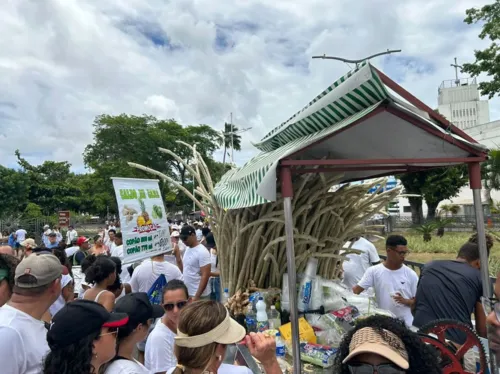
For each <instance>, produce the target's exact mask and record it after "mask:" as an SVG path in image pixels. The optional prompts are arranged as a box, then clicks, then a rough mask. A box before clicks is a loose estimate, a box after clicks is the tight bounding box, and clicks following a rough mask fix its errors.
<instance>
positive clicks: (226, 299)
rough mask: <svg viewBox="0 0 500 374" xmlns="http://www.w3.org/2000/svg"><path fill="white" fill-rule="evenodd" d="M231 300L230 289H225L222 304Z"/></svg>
mask: <svg viewBox="0 0 500 374" xmlns="http://www.w3.org/2000/svg"><path fill="white" fill-rule="evenodd" d="M228 300H229V289H227V288H224V293H223V294H222V304H224V303H225V302H227V301H228Z"/></svg>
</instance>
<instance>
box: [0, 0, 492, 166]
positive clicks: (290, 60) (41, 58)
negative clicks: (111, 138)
mask: <svg viewBox="0 0 500 374" xmlns="http://www.w3.org/2000/svg"><path fill="white" fill-rule="evenodd" d="M483 4H484V1H477V0H457V1H455V2H453V4H451V3H450V1H449V0H434V1H431V0H408V1H404V2H401V1H398V0H363V1H358V2H356V3H353V2H352V1H347V0H338V1H335V2H331V1H327V0H311V1H309V2H304V1H299V0H286V1H285V0H273V1H269V0H260V1H250V0H239V1H229V0H221V1H218V2H213V1H209V0H196V1H194V0H191V1H188V0H176V1H170V2H169V1H165V0H149V1H142V0H128V1H123V0H108V1H95V0H44V1H30V0H6V1H4V2H3V3H2V7H1V8H0V20H1V21H2V22H0V35H2V38H0V141H1V144H2V146H1V147H0V162H1V163H2V164H5V165H13V164H14V163H15V157H14V150H15V149H17V148H19V149H20V150H21V152H22V153H23V154H25V155H27V157H28V160H30V161H32V162H42V161H43V160H44V159H57V160H69V161H70V162H71V163H72V164H73V165H74V167H75V169H76V170H81V169H82V166H83V160H82V151H83V149H84V147H85V145H87V144H88V143H90V142H91V141H92V122H93V119H94V117H95V116H96V115H99V114H102V113H107V114H119V113H129V114H136V115H140V114H143V113H148V114H152V115H155V116H158V117H161V118H176V119H178V120H179V121H181V122H182V123H183V124H185V125H189V124H197V123H206V124H211V125H213V126H215V127H216V128H219V129H222V126H223V123H224V122H225V121H227V120H228V115H229V112H233V116H234V122H235V123H236V124H237V125H238V126H239V127H249V126H252V127H253V129H252V130H251V131H250V132H247V133H245V136H244V137H243V147H244V150H243V152H241V153H236V154H235V157H236V161H237V162H238V163H240V164H241V163H243V162H245V161H247V160H248V159H249V158H250V157H251V156H252V155H253V154H254V153H255V151H254V149H253V148H252V146H251V145H250V142H252V141H254V142H255V141H258V140H259V139H260V138H261V137H262V136H263V135H264V134H265V133H267V132H268V131H269V130H271V129H272V128H274V127H275V126H277V125H279V124H280V123H281V122H282V121H283V120H286V119H287V118H289V117H290V116H291V115H292V114H293V113H294V112H296V111H297V110H299V109H301V108H302V107H303V106H304V105H305V104H306V103H307V102H309V101H310V100H311V99H312V98H313V97H314V96H315V95H316V94H318V93H319V92H321V91H322V90H323V89H324V88H325V87H326V86H328V85H329V84H331V83H332V82H333V81H334V80H335V79H337V78H338V77H339V76H340V75H342V74H344V73H345V72H346V71H347V70H348V69H349V68H348V67H347V66H346V65H345V64H342V63H340V62H333V61H326V60H311V56H312V55H317V54H323V53H326V54H330V55H332V54H333V55H337V56H344V57H348V58H360V57H363V56H366V55H370V54H372V53H376V52H379V51H382V50H386V49H387V48H391V49H393V48H401V49H403V53H401V54H399V55H397V56H391V57H383V58H377V59H374V60H373V61H372V62H373V63H374V64H375V65H376V66H378V67H379V68H381V69H382V70H384V71H385V72H386V73H387V74H388V75H389V76H391V77H393V78H394V79H396V80H398V82H399V83H400V84H402V85H403V86H404V87H405V88H407V89H408V90H410V91H411V92H412V93H414V94H415V95H416V96H417V97H419V98H420V99H422V100H423V101H424V102H426V103H427V104H428V105H430V106H431V107H436V106H437V104H436V103H437V87H438V86H439V84H440V83H441V81H442V80H443V79H451V78H453V77H454V72H453V70H452V69H451V68H450V66H449V65H450V63H452V62H453V58H454V57H458V59H459V62H466V61H472V59H473V50H474V49H479V48H482V47H483V46H484V45H485V43H486V42H484V41H481V40H479V38H478V37H477V35H478V33H479V28H478V26H467V25H465V24H464V23H463V22H462V20H463V18H464V12H465V9H467V8H470V7H472V6H481V5H483ZM490 109H491V117H492V119H497V118H499V117H500V106H499V105H498V100H497V99H495V100H493V101H492V102H491V103H490ZM216 155H217V157H220V158H221V157H222V156H221V152H217V154H216Z"/></svg>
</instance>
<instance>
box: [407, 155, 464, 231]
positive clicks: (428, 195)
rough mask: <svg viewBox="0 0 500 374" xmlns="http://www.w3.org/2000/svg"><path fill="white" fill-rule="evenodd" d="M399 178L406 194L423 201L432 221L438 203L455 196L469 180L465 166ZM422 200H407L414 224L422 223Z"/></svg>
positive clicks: (412, 198) (409, 174) (433, 170)
mask: <svg viewBox="0 0 500 374" xmlns="http://www.w3.org/2000/svg"><path fill="white" fill-rule="evenodd" d="M399 178H400V180H401V183H402V184H403V186H404V188H405V193H406V194H417V195H421V196H422V198H423V199H424V200H425V202H426V204H427V208H428V211H427V218H428V219H434V218H435V216H436V210H437V207H438V205H439V203H440V202H441V201H443V200H448V199H451V198H453V197H455V196H457V195H458V193H459V192H460V189H461V188H462V187H464V186H465V185H467V183H468V180H469V178H468V174H467V169H466V166H465V165H459V166H451V167H446V168H438V169H432V170H426V171H420V172H416V173H408V174H404V175H401V176H400V177H399ZM422 198H416V197H410V198H409V201H410V206H411V211H412V222H413V223H414V224H421V223H422V221H423V212H422Z"/></svg>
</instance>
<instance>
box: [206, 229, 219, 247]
mask: <svg viewBox="0 0 500 374" xmlns="http://www.w3.org/2000/svg"><path fill="white" fill-rule="evenodd" d="M205 247H207V248H208V249H211V248H215V247H217V244H215V238H214V234H213V233H211V232H209V233H208V234H207V236H205Z"/></svg>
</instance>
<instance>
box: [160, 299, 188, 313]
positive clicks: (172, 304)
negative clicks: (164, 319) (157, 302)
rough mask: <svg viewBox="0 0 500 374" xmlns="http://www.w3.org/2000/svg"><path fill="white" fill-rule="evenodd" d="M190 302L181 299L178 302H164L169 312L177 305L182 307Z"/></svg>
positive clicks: (178, 307)
mask: <svg viewBox="0 0 500 374" xmlns="http://www.w3.org/2000/svg"><path fill="white" fill-rule="evenodd" d="M187 303H188V302H187V301H179V302H177V303H169V304H163V308H164V309H165V310H166V311H167V312H171V311H172V310H174V308H175V307H177V309H182V308H184V307H185V306H186V304H187Z"/></svg>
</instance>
